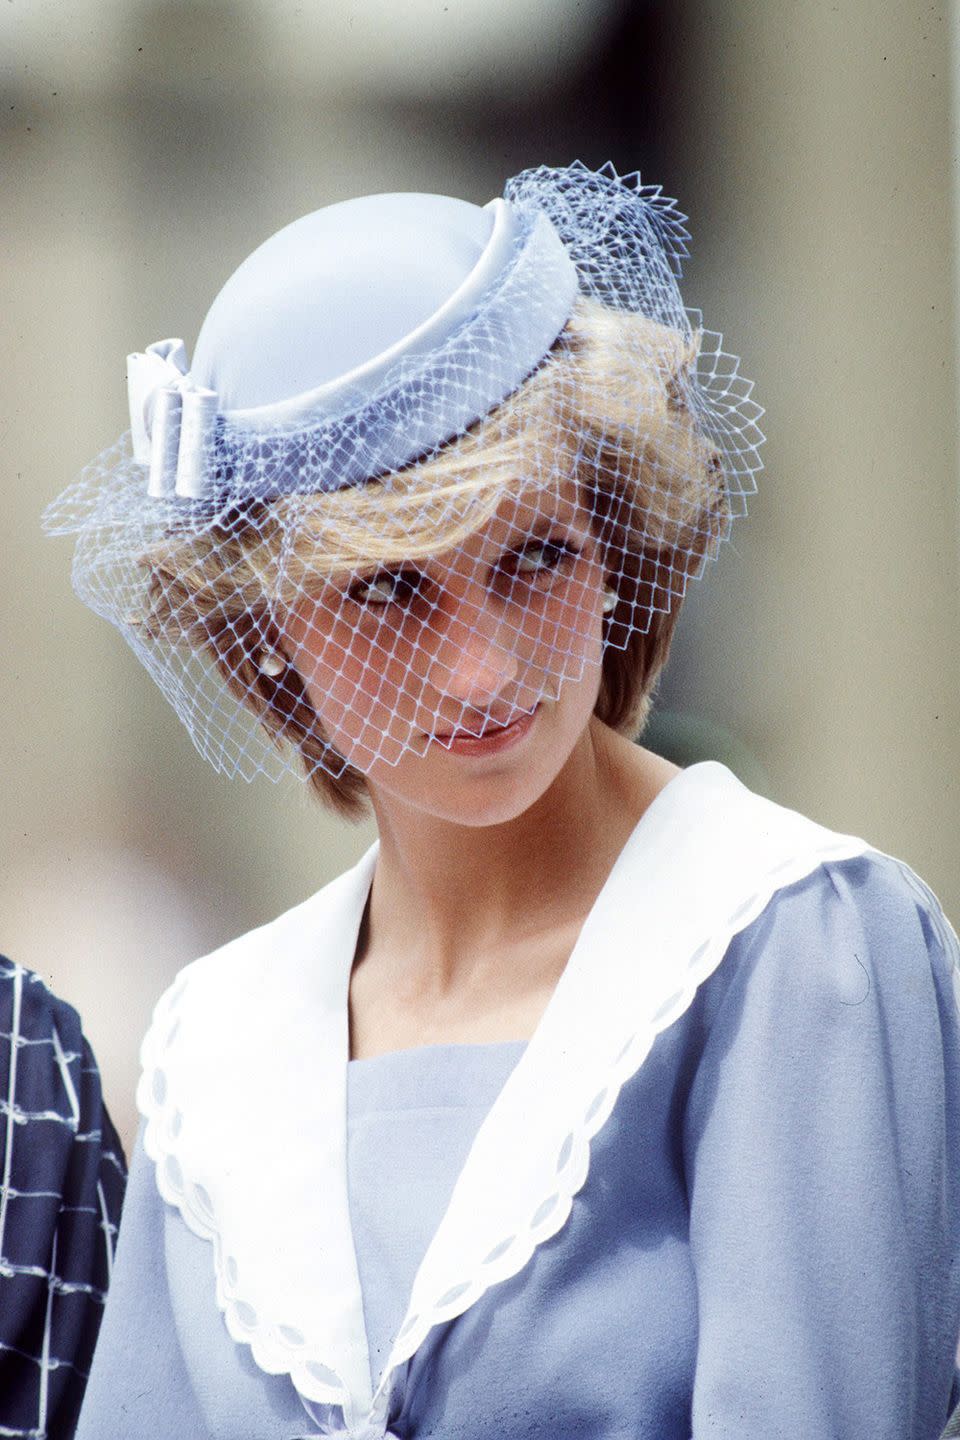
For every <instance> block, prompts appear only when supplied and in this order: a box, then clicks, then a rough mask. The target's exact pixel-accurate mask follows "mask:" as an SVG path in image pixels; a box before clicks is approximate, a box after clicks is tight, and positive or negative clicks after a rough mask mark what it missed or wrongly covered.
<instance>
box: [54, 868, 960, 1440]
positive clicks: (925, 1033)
mask: <svg viewBox="0 0 960 1440" xmlns="http://www.w3.org/2000/svg"><path fill="white" fill-rule="evenodd" d="M951 967H952V957H951V956H949V955H948V954H946V953H945V951H944V949H943V948H942V947H941V943H940V941H939V940H938V938H937V936H936V935H935V934H934V933H933V931H932V929H931V926H930V924H929V920H928V918H927V916H926V915H925V913H924V911H923V909H922V908H921V907H920V906H919V905H918V904H917V900H916V896H915V894H914V892H913V891H912V890H911V889H910V888H909V887H908V885H907V884H906V882H905V881H904V878H903V876H902V873H901V871H900V870H899V868H898V867H897V865H896V864H895V862H893V861H890V860H889V859H888V858H887V857H884V856H882V855H879V854H877V853H876V852H870V853H867V854H865V855H861V856H858V857H856V858H854V859H848V860H844V861H841V862H837V863H830V864H824V865H821V866H819V867H818V868H817V869H815V870H814V871H813V872H812V873H811V874H810V875H808V876H807V877H806V878H805V879H803V880H801V881H800V882H798V883H796V884H793V885H791V886H788V887H786V888H784V889H781V890H779V891H777V892H776V894H775V895H774V896H773V898H772V899H771V900H770V902H769V904H768V905H767V907H766V909H765V910H764V911H763V912H762V913H761V914H760V915H759V917H758V918H757V919H756V920H754V921H753V922H752V923H751V924H750V925H749V926H748V927H747V928H746V929H744V930H743V931H741V933H740V934H739V935H737V936H736V937H735V938H734V939H733V941H732V942H731V944H730V947H729V950H728V952H727V954H726V956H725V958H724V960H723V961H722V963H721V964H720V965H719V967H718V968H717V969H716V970H715V971H714V972H713V973H712V974H711V975H710V976H709V978H707V979H706V980H705V981H704V982H703V983H702V984H701V986H700V987H699V989H698V991H697V993H696V995H695V997H694V999H693V1001H692V1003H691V1004H690V1005H689V1007H688V1008H687V1009H686V1011H685V1012H684V1013H683V1014H682V1015H681V1016H680V1017H679V1018H678V1019H677V1020H676V1021H675V1022H674V1023H673V1024H672V1025H670V1026H669V1028H667V1029H666V1030H664V1031H663V1032H662V1033H661V1034H660V1035H659V1036H658V1037H657V1039H656V1041H655V1043H654V1046H653V1049H652V1050H651V1052H650V1054H649V1056H648V1057H647V1059H646V1060H645V1061H644V1063H643V1064H642V1065H641V1066H640V1068H639V1070H637V1071H636V1073H635V1074H634V1075H633V1076H632V1078H630V1079H629V1080H628V1081H627V1083H626V1084H625V1085H624V1086H623V1089H622V1090H621V1092H620V1095H619V1098H618V1100H617V1102H616V1105H615V1107H614V1109H613V1111H612V1113H611V1115H610V1118H609V1119H608V1120H607V1121H606V1123H605V1125H604V1126H603V1128H602V1129H601V1130H600V1131H599V1133H598V1134H597V1135H596V1137H595V1140H594V1143H593V1150H592V1155H591V1161H590V1169H589V1173H588V1175H587V1179H586V1181H585V1183H584V1184H583V1186H582V1188H581V1189H580V1190H579V1191H578V1192H577V1194H576V1195H575V1196H574V1199H573V1208H572V1210H571V1213H570V1216H569V1219H568V1220H567V1221H566V1223H565V1224H564V1226H563V1227H562V1229H560V1230H559V1231H558V1233H557V1234H555V1235H554V1236H553V1237H552V1238H551V1239H549V1240H547V1241H546V1242H545V1243H543V1244H541V1245H540V1246H539V1247H538V1248H537V1249H536V1250H535V1251H534V1253H533V1255H532V1257H531V1258H530V1260H529V1261H528V1263H527V1264H526V1265H525V1266H524V1268H523V1269H521V1270H520V1271H519V1273H518V1274H516V1275H514V1276H513V1278H511V1279H509V1280H507V1281H504V1282H502V1283H500V1284H498V1285H495V1286H493V1287H492V1288H491V1289H490V1290H488V1291H487V1292H486V1293H485V1294H484V1295H482V1296H481V1298H480V1299H479V1300H477V1301H476V1303H474V1304H473V1305H472V1306H471V1307H470V1308H469V1309H468V1310H467V1311H466V1312H465V1313H463V1314H462V1315H459V1316H458V1317H457V1318H456V1319H454V1320H452V1321H450V1322H448V1323H444V1324H440V1325H437V1326H435V1327H434V1328H433V1329H432V1330H431V1331H430V1332H429V1334H428V1335H427V1338H426V1339H425V1340H424V1341H423V1343H422V1344H421V1345H420V1348H419V1349H418V1350H417V1351H416V1352H415V1353H414V1355H413V1356H412V1357H411V1359H410V1360H409V1361H408V1362H406V1364H405V1366H404V1373H403V1375H402V1384H400V1385H399V1386H398V1387H397V1390H396V1392H395V1401H394V1406H393V1408H392V1410H391V1413H390V1415H389V1419H388V1423H389V1433H390V1434H392V1435H395V1436H398V1437H401V1440H441V1437H442V1440H559V1437H566V1436H570V1437H573V1436H576V1437H577V1440H641V1437H649V1440H690V1437H693V1440H776V1437H784V1440H786V1437H790V1440H934V1437H936V1436H937V1435H939V1433H940V1430H941V1428H942V1427H943V1425H944V1423H945V1421H946V1417H947V1414H948V1409H949V1407H950V1405H951V1403H954V1402H955V1401H956V1398H957V1394H958V1388H957V1383H956V1376H955V1351H956V1344H957V1338H958V1335H960V1032H958V1017H957V1007H956V1001H955V998H954V995H953V993H952V973H951ZM523 1050H524V1045H523V1043H516V1044H505V1045H468V1046H459V1045H444V1046H429V1047H424V1048H420V1049H415V1050H409V1051H401V1052H397V1053H395V1054H390V1055H383V1056H378V1057H375V1058H371V1059H366V1060H360V1061H351V1062H350V1064H349V1074H348V1084H347V1097H348V1132H347V1133H348V1162H349V1164H348V1176H349V1194H350V1210H351V1221H352V1225H353V1233H354V1243H355V1248H356V1253H357V1261H358V1266H359V1272H360V1279H361V1286H362V1292H363V1312H364V1319H365V1324H366V1328H367V1335H368V1342H369V1351H370V1357H371V1368H374V1367H376V1366H378V1365H380V1364H382V1363H383V1360H384V1359H385V1357H386V1355H387V1354H388V1352H389V1350H390V1343H391V1340H392V1338H393V1335H394V1332H395V1329H396V1327H397V1325H398V1324H399V1322H400V1319H401V1317H402V1316H403V1313H404V1309H405V1306H406V1302H407V1298H408V1296H409V1292H410V1287H411V1283H412V1280H413V1276H414V1273H415V1271H416V1269H417V1267H418V1264H419V1262H420V1260H421V1258H422V1256H423V1254H424V1252H425V1250H426V1247H427V1244H428V1242H429V1239H430V1236H431V1235H432V1233H433V1232H434V1230H435V1229H436V1227H437V1224H438V1222H439V1220H440V1217H441V1215H442V1213H443V1211H444V1208H445V1206H446V1203H447V1200H448V1198H449V1195H450V1192H451V1190H452V1187H453V1185H454V1182H455V1180H456V1178H457V1175H458V1173H459V1170H460V1168H461V1166H462V1164H463V1162H464V1159H465V1157H466V1154H467V1152H468V1150H469V1149H470V1146H471V1144H472V1141H473V1137H474V1135H475V1134H476V1132H477V1130H478V1128H479V1126H480V1124H481V1122H482V1120H483V1117H484V1115H485V1114H486V1112H487V1110H488V1108H489V1107H490V1106H491V1105H492V1104H493V1102H494V1100H495V1098H496V1096H497V1095H498V1093H499V1091H500V1089H501V1087H502V1086H503V1084H504V1083H505V1081H506V1079H507V1077H508V1075H509V1074H510V1072H511V1070H512V1068H513V1067H514V1066H515V1065H516V1063H517V1061H518V1060H519V1059H520V1057H521V1055H522V1053H523ZM309 1141H310V1137H309V1136H307V1135H305V1136H304V1143H306V1144H309ZM282 1212H283V1177H282V1176H281V1175H278V1176H277V1223H278V1225H280V1224H282ZM373 1378H374V1379H375V1378H376V1377H373ZM319 1433H332V1434H336V1433H340V1434H341V1435H342V1434H344V1433H345V1432H344V1431H343V1430H342V1429H340V1430H339V1432H338V1430H337V1426H336V1423H335V1420H334V1419H333V1418H332V1417H327V1419H326V1420H325V1419H324V1418H323V1417H319V1418H318V1416H317V1413H316V1412H315V1413H314V1417H313V1418H311V1416H310V1415H308V1413H307V1410H306V1408H305V1406H304V1404H303V1403H302V1402H301V1401H300V1399H299V1397H298V1395H297V1393H296V1391H295V1390H294V1388H293V1386H292V1384H291V1382H290V1380H289V1378H288V1377H287V1376H283V1375H277V1376H270V1375H267V1374H265V1373H263V1372H261V1371H260V1370H259V1369H258V1368H257V1366H256V1365H255V1364H254V1362H253V1360H252V1358H251V1355H250V1351H249V1349H248V1348H247V1347H246V1346H245V1345H238V1344H235V1343H234V1342H233V1341H232V1340H231V1339H230V1337H229V1336H228V1334H227V1332H226V1329H225V1328H224V1325H223V1323H222V1320H221V1317H220V1316H219V1314H218V1312H217V1307H216V1301H215V1294H214V1280H213V1273H212V1266H211V1258H210V1247H209V1245H208V1244H207V1243H206V1242H205V1241H203V1240H200V1239H198V1238H197V1237H196V1236H194V1235H193V1234H192V1233H190V1231H188V1229H187V1228H186V1226H185V1225H184V1223H183V1221H182V1219H181V1218H180V1215H179V1213H178V1212H177V1211H176V1210H174V1209H172V1208H170V1207H168V1206H166V1205H165V1204H164V1202H163V1201H162V1200H161V1199H160V1197H159V1195H158V1193H157V1189H156V1185H155V1182H154V1175H153V1165H152V1163H151V1162H150V1161H149V1160H148V1159H147V1158H146V1157H145V1155H144V1153H143V1150H142V1148H141V1147H139V1146H138V1148H137V1151H136V1154H135V1157H134V1161H133V1166H132V1173H131V1178H130V1185H129V1189H128V1192H127V1200H126V1206H125V1210H124V1215H123V1220H122V1225H121V1232H120V1240H119V1247H118V1253H117V1257H116V1264H115V1270H114V1277H113V1290H112V1294H111V1297H110V1302H109V1304H108V1307H107V1312H106V1316H105V1320H104V1324H103V1327H102V1329H101V1334H100V1341H99V1345H98V1348H97V1352H96V1356H95V1360H94V1366H93V1373H92V1376H91V1380H90V1384H89V1387H88V1391H87V1400H86V1403H85V1406H84V1409H83V1412H82V1416H81V1423H80V1429H79V1432H78V1440H134V1437H141V1436H142V1437H149V1440H292V1437H301V1436H305V1435H313V1434H319Z"/></svg>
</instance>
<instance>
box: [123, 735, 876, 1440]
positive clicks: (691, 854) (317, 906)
mask: <svg viewBox="0 0 960 1440" xmlns="http://www.w3.org/2000/svg"><path fill="white" fill-rule="evenodd" d="M868 848H870V847H868V846H867V845H866V843H865V842H864V841H862V840H858V839H856V838H855V837H852V836H846V835H838V834H835V833H834V832H832V831H830V830H826V829H824V828H823V827H821V826H819V825H816V824H815V823H814V822H812V821H810V820H807V819H805V818H804V817H803V816H801V815H798V814H796V813H795V812H794V811H791V810H786V809H784V808H782V807H780V806H778V805H775V804H773V803H772V802H771V801H768V800H765V799H762V798H761V797H760V796H758V795H755V794H753V793H752V792H751V791H749V790H747V789H746V788H745V787H744V786H743V785H741V784H740V782H739V781H738V780H736V779H735V777H734V776H733V775H732V774H731V773H730V771H729V770H727V769H726V768H725V767H724V766H723V765H719V764H716V763H714V762H712V761H709V762H704V763H701V764H698V765H694V766H691V767H690V768H689V769H687V770H685V771H683V772H681V774H680V775H678V776H676V777H675V778H674V779H673V780H672V781H670V783H669V784H668V785H667V786H666V787H665V788H664V789H663V790H662V791H661V792H660V794H659V795H658V796H657V798H656V799H655V800H654V801H653V803H652V804H651V805H650V806H649V808H648V809H647V811H646V812H645V814H644V815H643V817H642V818H641V820H640V821H639V823H638V824H637V826H636V828H635V829H634V831H633V833H632V834H631V836H630V838H629V840H628V841H627V843H626V845H625V846H624V848H623V850H622V851H621V853H620V856H619V857H618V859H617V862H616V864H615V865H614V867H613V870H612V871H611V873H610V876H609V877H608V879H607V881H606V883H605V885H604V887H603V889H602V891H601V893H600V895H599V897H598V899H597V901H596V903H595V904H594V906H593V908H592V910H591V911H590V914H589V916H588V917H587V920H586V922H585V924H584V927H583V930H582V932H581V935H580V938H579V940H578V942H577V944H576V946H575V948H574V950H573V952H572V954H571V956H570V959H569V961H568V963H567V965H566V968H565V969H564V971H563V974H562V975H561V978H560V981H559V983H558V985H557V987H556V989H555V991H554V994H553V995H552V997H551V999H550V1002H549V1004H548V1006H547V1008H546V1010H545V1012H544V1014H543V1016H542V1017H541V1020H540V1023H539V1024H538V1026H537V1029H536V1031H535V1033H534V1035H533V1037H532V1039H531V1040H530V1042H529V1044H528V1045H527V1047H526V1049H525V1050H524V1052H523V1055H522V1057H521V1059H520V1061H519V1062H518V1064H517V1066H516V1068H515V1069H514V1070H513V1072H512V1073H511V1075H510V1076H509V1078H508V1080H507V1082H506V1084H505V1086H504V1088H503V1090H502V1092H501V1093H500V1095H499V1097H498V1098H497V1100H496V1102H495V1103H494V1105H493V1107H492V1109H491V1110H490V1111H489V1112H488V1114H487V1116H486V1118H485V1120H484V1122H483V1124H482V1125H481V1127H480V1130H479V1132H478V1134H477V1136H476V1139H475V1141H474V1144H473V1146H472V1148H471V1150H470V1153H469V1155H468V1157H467V1160H466V1162H465V1164H464V1167H463V1169H462V1171H461V1173H460V1176H459V1178H458V1180H457V1182H456V1185H455V1187H454V1190H453V1193H452V1195H451V1198H450V1202H449V1205H448V1208H447V1210H446V1212H445V1214H444V1216H443V1218H442V1220H441V1222H440V1225H439V1227H438V1229H437V1231H436V1233H435V1235H434V1237H433V1240H432V1241H431V1243H430V1246H429V1247H428V1250H427V1253H426V1255H425V1256H424V1259H423V1262H422V1264H421V1266H420V1269H419V1270H418V1272H417V1275H416V1278H415V1280H414V1285H413V1291H412V1294H411V1297H410V1302H409V1306H408V1309H407V1313H406V1316H405V1317H404V1321H403V1323H402V1325H401V1327H400V1330H399V1332H398V1335H397V1338H396V1341H395V1344H394V1347H393V1350H392V1352H391V1355H390V1358H389V1361H388V1363H387V1366H386V1367H385V1370H384V1372H383V1375H382V1376H381V1377H380V1378H379V1383H377V1377H371V1373H370V1364H369V1357H368V1349H367V1339H366V1333H365V1329H364V1321H363V1306H362V1297H361V1293H360V1281H359V1276H358V1271H357V1263H356V1256H355V1251H354V1245H353V1234H352V1230H351V1225H350V1214H349V1207H348V1197H347V1178H346V1175H347V1171H346V1077H347V1062H348V1056H349V1024H348V1008H347V1006H348V987H349V980H350V972H351V969H352V966H353V959H354V953H355V949H356V940H357V933H358V930H359V926H360V921H361V917H362V914H363V909H364V906H365V903H366V899H367V896H368V893H369V889H370V885H371V882H372V879H373V872H374V867H375V863H376V856H377V846H376V845H374V846H373V847H371V849H370V850H369V851H368V852H367V854H366V855H364V857H363V858H362V859H361V861H360V862H359V864H357V865H356V866H355V867H354V868H353V869H352V870H349V871H348V872H347V873H346V874H344V875H342V876H340V877H339V879H337V880H335V881H333V882H332V884H330V885H327V886H326V887H325V888H324V889H323V890H321V891H319V892H318V893H317V894H316V895H314V896H312V897H311V898H310V899H309V900H307V901H305V902H304V903H303V904H301V905H298V906H296V907H295V908H294V909H292V910H288V911H287V912H286V913H285V914H283V915H281V916H279V918H278V919H276V920H274V921H272V922H271V923H270V924H268V925H264V926H263V927H261V928H260V929H257V930H253V931H251V932H249V933H248V934H246V935H243V936H241V937H240V938H239V939H237V940H234V941H232V942H231V943H230V944H228V945H225V946H224V947H223V948H222V949H220V950H217V951H215V952H214V953H213V954H211V955H208V956H205V957H204V958H203V959H200V960H197V961H194V962H193V963H192V964H191V965H188V966H187V967H186V968H185V969H184V970H183V971H181V973H180V975H179V976H178V978H177V980H176V981H175V982H174V984H173V985H172V986H171V987H170V989H169V990H168V991H167V992H166V994H165V995H164V996H163V997H162V999H161V1000H160V1002H159V1004H158V1005H157V1008H156V1011H155V1014H154V1019H153V1023H152V1025H151V1028H150V1030H149V1032H148V1034H147V1036H146V1039H145V1041H144V1044H143V1049H142V1062H143V1074H142V1077H141V1081H140V1086H139V1089H138V1092H137V1100H138V1104H139V1107H140V1110H141V1112H142V1114H143V1115H144V1117H145V1118H146V1121H147V1126H146V1131H145V1141H144V1143H145V1147H146V1150H147V1153H148V1154H149V1155H150V1157H151V1158H152V1159H153V1160H154V1162H155V1164H156V1176H157V1184H158V1187H159V1189H160V1193H161V1194H162V1196H163V1198H164V1199H165V1200H166V1201H167V1202H168V1203H169V1204H171V1205H175V1206H177V1207H178V1208H179V1209H180V1212H181V1214H182V1215H183V1218H184V1220H185V1222H186V1224H187V1225H188V1226H189V1227H190V1229H191V1230H193V1231H194V1232H195V1233H196V1234H198V1235H200V1236H202V1237H203V1238H205V1239H207V1240H210V1241H211V1242H212V1263H213V1265H214V1267H215V1273H216V1279H217V1302H218V1304H219V1306H220V1308H221V1310H222V1311H223V1312H224V1317H225V1320H226V1324H227V1328H228V1330H229V1332H230V1334H231V1336H232V1337H233V1339H234V1340H236V1341H237V1342H240V1343H246V1344H248V1345H250V1346H251V1348H252V1353H253V1358H254V1360H255V1361H256V1363H257V1364H258V1365H259V1366H260V1367H261V1368H262V1369H263V1370H265V1371H267V1372H269V1373H271V1374H277V1373H287V1374H289V1375H290V1376H291V1379H292V1380H293V1383H294V1385H295V1386H296V1388H297V1390H298V1391H299V1392H300V1394H301V1396H302V1397H303V1398H304V1399H305V1400H306V1401H312V1402H317V1403H320V1404H336V1405H341V1406H342V1407H343V1410H344V1418H345V1423H346V1425H347V1426H348V1427H349V1428H350V1429H351V1430H354V1433H360V1432H361V1430H363V1427H364V1426H369V1427H370V1428H369V1430H364V1431H363V1433H368V1434H372V1435H379V1434H382V1433H383V1428H384V1424H385V1416H386V1414H387V1410H388V1406H389V1402H390V1385H391V1381H392V1377H393V1374H394V1372H395V1370H396V1368H397V1366H399V1365H401V1364H402V1363H403V1362H404V1361H405V1360H406V1359H407V1358H409V1356H410V1355H412V1354H413V1352H414V1351H415V1350H416V1349H417V1347H418V1346H419V1345H420V1343H421V1342H422V1340H423V1339H424V1337H425V1335H426V1334H427V1332H428V1330H429V1329H430V1327H431V1326H432V1325H434V1324H437V1323H439V1322H441V1321H444V1320H449V1319H451V1318H453V1317H454V1316H456V1315H458V1314H461V1313H462V1312H463V1311H464V1310H466V1309H467V1308H468V1307H469V1306H470V1305H472V1304H473V1303H474V1301H475V1300H477V1299H478V1298H479V1296H480V1295H482V1294H483V1293H484V1291H485V1290H486V1289H488V1288H489V1287H490V1286H491V1285H494V1284H497V1283H499V1282H500V1281H502V1280H505V1279H507V1278H509V1277H510V1276H512V1275H514V1274H516V1273H517V1272H518V1271H519V1270H520V1269H522V1267H523V1266H524V1265H525V1264H526V1262H527V1260H528V1259H529V1257H530V1255H531V1254H532V1253H533V1251H534V1249H535V1248H536V1246H537V1245H539V1244H541V1243H542V1242H543V1241H544V1240H546V1239H548V1238H549V1237H550V1236H551V1235H553V1234H555V1233H556V1232H557V1231H558V1230H559V1229H560V1228H561V1227H562V1226H563V1224H564V1222H565V1220H566V1218H567V1216H568V1214H569V1211H570V1205H571V1200H572V1197H573V1195H574V1194H575V1193H576V1192H577V1191H578V1190H579V1189H580V1187H581V1186H582V1184H583V1182H584V1180H585V1179H586V1175H587V1168H588V1165H589V1154H590V1141H591V1138H592V1137H593V1135H594V1134H595V1133H596V1132H597V1131H598V1130H599V1129H600V1127H601V1126H602V1125H603V1124H604V1122H605V1121H606V1119H607V1117H608V1116H609V1114H610V1112H611V1110H612V1109H613V1106H614V1103H615V1101H616V1098H617V1095H618V1094H619V1091H620V1088H621V1086H622V1085H623V1084H624V1082H625V1081H626V1080H627V1079H629V1078H630V1076H631V1075H633V1074H634V1073H635V1072H636V1071H637V1070H638V1069H639V1067H640V1065H641V1064H642V1063H643V1061H644V1059H645V1058H646V1055H647V1054H648V1052H649V1050H650V1047H651V1045H652V1043H653V1041H654V1039H655V1037H656V1035H657V1034H659V1032H660V1031H661V1030H663V1029H665V1028H666V1027H667V1026H668V1025H670V1024H671V1023H672V1022H673V1021H674V1020H675V1019H677V1018H678V1017H679V1016H680V1015H682V1014H683V1012H684V1011H685V1010H686V1009H687V1007H688V1006H689V1004H690V1001H691V1000H692V998H693V995H694V994H695V992H696V989H697V986H698V985H699V984H700V983H701V982H702V981H703V980H704V979H706V977H707V976H708V975H710V974H711V973H712V972H713V971H714V970H715V969H716V967H717V966H718V965H719V963H720V961H721V960H722V958H723V955H724V953H725V951H726V949H727V946H728V944H729V942H730V939H731V938H732V936H733V935H735V934H736V933H738V932H739V931H740V930H742V929H744V928H745V927H746V926H747V925H748V924H750V922H751V921H752V920H753V919H755V918H756V916H757V915H758V914H759V913H760V911H761V910H763V908H764V907H765V906H766V904H767V903H768V901H769V900H770V897H771V896H772V895H773V894H774V892H775V891H776V890H778V889H780V888H782V887H783V886H786V885H790V884H793V883H795V882H796V881H797V880H800V879H802V878H803V877H804V876H805V875H808V874H809V873H810V872H811V871H812V870H813V869H815V868H816V866H817V865H818V864H820V863H821V862H823V861H825V860H832V859H846V858H848V857H850V856H852V855H857V854H861V853H862V852H863V851H865V850H867V849H868ZM307 1136H308V1137H311V1143H309V1144H305V1143H304V1137H307ZM278 1204H282V1206H283V1214H282V1217H280V1218H281V1219H282V1223H281V1224H278V1213H277V1208H278Z"/></svg>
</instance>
